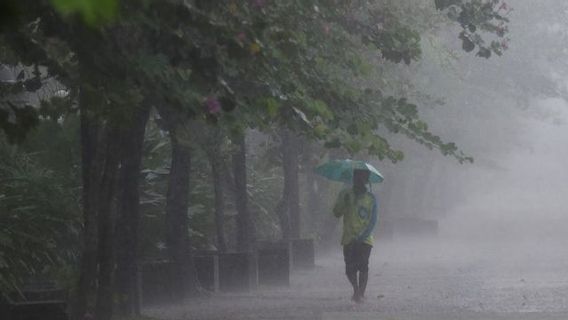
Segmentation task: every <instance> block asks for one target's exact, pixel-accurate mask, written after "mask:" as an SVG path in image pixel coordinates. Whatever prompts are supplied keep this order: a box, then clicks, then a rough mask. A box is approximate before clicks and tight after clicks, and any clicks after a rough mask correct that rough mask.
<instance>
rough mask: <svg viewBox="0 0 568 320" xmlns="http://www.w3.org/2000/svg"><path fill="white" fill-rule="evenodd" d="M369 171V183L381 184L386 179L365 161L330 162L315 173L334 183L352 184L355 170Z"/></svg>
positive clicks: (319, 167)
mask: <svg viewBox="0 0 568 320" xmlns="http://www.w3.org/2000/svg"><path fill="white" fill-rule="evenodd" d="M357 169H359V170H368V171H369V172H370V173H371V174H370V175H369V182H371V183H380V182H383V180H384V179H385V178H383V175H382V174H381V173H380V172H379V170H377V169H376V168H375V167H373V166H372V165H370V164H368V163H367V162H365V161H357V160H349V159H346V160H329V161H328V162H326V163H324V164H322V165H320V166H318V167H316V169H315V172H316V173H317V174H319V175H321V176H323V177H326V178H328V179H330V180H333V181H339V182H345V183H351V182H352V181H353V170H357Z"/></svg>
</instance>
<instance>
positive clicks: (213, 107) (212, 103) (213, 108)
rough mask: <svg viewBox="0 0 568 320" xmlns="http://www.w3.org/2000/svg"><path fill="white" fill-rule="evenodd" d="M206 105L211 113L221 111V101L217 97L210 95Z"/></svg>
mask: <svg viewBox="0 0 568 320" xmlns="http://www.w3.org/2000/svg"><path fill="white" fill-rule="evenodd" d="M205 106H206V107H207V111H208V112H209V113H210V114H217V113H219V112H221V103H220V102H219V100H218V99H217V98H215V97H208V98H207V100H206V101H205Z"/></svg>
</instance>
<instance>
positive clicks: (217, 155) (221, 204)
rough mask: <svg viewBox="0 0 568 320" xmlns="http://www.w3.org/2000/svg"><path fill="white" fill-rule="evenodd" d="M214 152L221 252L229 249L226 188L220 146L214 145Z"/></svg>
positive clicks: (213, 160)
mask: <svg viewBox="0 0 568 320" xmlns="http://www.w3.org/2000/svg"><path fill="white" fill-rule="evenodd" d="M213 148H215V149H214V152H213V155H212V157H211V158H210V160H209V161H210V163H211V174H212V176H213V188H214V189H215V229H216V231H217V249H218V250H219V251H220V252H225V251H227V243H226V240H225V229H224V226H225V198H224V197H225V188H224V184H223V163H222V159H221V152H220V150H219V148H218V146H214V147H213Z"/></svg>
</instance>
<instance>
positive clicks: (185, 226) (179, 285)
mask: <svg viewBox="0 0 568 320" xmlns="http://www.w3.org/2000/svg"><path fill="white" fill-rule="evenodd" d="M170 137H171V143H172V164H171V168H170V178H169V184H168V194H167V204H166V244H167V246H168V254H169V257H170V259H171V261H172V262H173V264H174V274H175V275H176V277H177V278H178V280H179V281H177V282H176V283H175V284H174V286H175V288H174V290H175V294H176V297H177V298H178V299H183V298H185V297H186V296H187V295H188V294H189V293H193V292H194V291H195V289H196V279H195V270H194V267H193V261H192V255H191V246H190V242H189V241H190V239H189V218H188V208H189V176H190V167H191V149H190V147H189V146H186V145H184V144H182V143H180V142H179V141H178V139H177V137H176V135H175V130H174V131H173V132H172V131H170Z"/></svg>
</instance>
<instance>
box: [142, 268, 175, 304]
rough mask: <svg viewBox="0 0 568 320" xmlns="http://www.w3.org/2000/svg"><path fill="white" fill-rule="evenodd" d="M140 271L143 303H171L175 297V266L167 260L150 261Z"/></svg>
mask: <svg viewBox="0 0 568 320" xmlns="http://www.w3.org/2000/svg"><path fill="white" fill-rule="evenodd" d="M141 269H142V272H141V273H140V277H141V279H140V283H141V289H142V290H141V295H142V304H143V305H145V306H149V305H156V304H163V303H169V302H171V301H173V298H174V287H173V283H174V281H176V279H174V272H173V271H174V266H173V263H171V262H170V261H167V260H156V261H148V262H144V263H143V264H142V268H141Z"/></svg>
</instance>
